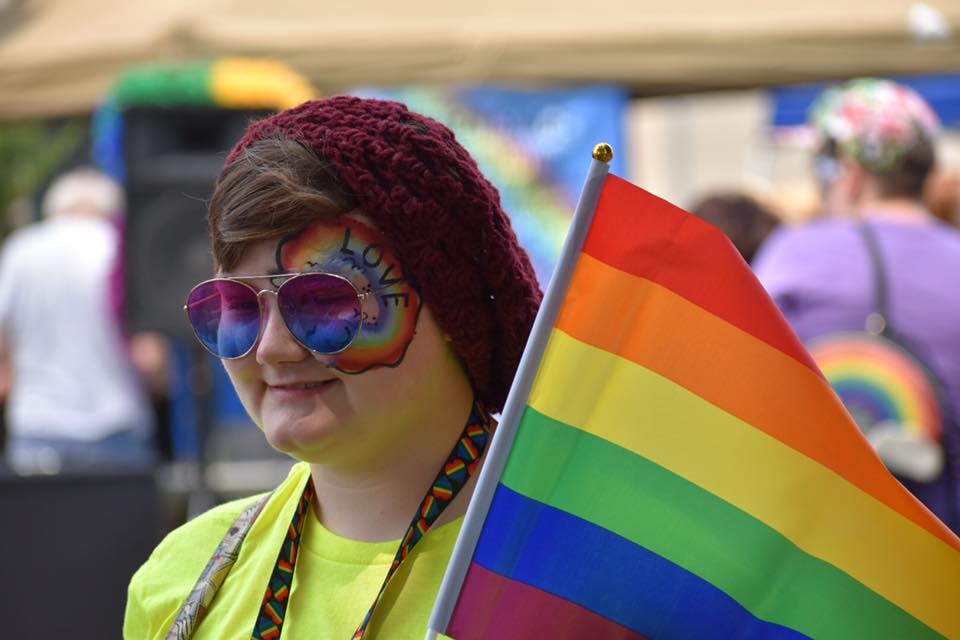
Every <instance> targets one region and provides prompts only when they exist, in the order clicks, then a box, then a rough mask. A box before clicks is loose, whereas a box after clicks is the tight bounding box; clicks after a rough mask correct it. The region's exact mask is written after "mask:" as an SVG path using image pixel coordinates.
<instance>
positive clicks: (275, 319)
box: [256, 292, 310, 365]
mask: <svg viewBox="0 0 960 640" xmlns="http://www.w3.org/2000/svg"><path fill="white" fill-rule="evenodd" d="M266 293H267V295H262V296H261V297H260V304H261V306H262V311H261V315H262V319H261V322H263V330H262V331H261V333H260V342H259V343H258V344H257V349H256V355H257V362H258V363H259V364H262V365H263V364H270V365H275V364H279V363H282V362H300V361H301V360H303V359H304V358H307V357H309V356H310V352H309V351H308V350H307V349H306V348H304V346H303V345H302V344H300V343H299V342H297V339H296V338H294V337H293V334H291V333H290V330H289V329H288V328H287V325H286V323H285V322H284V321H283V317H282V316H281V315H280V308H279V307H278V306H277V296H276V294H273V295H269V294H272V292H266Z"/></svg>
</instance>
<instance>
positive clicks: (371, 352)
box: [333, 286, 421, 373]
mask: <svg viewBox="0 0 960 640" xmlns="http://www.w3.org/2000/svg"><path fill="white" fill-rule="evenodd" d="M403 289H405V290H404V291H395V292H389V293H381V294H378V295H376V297H375V299H368V301H367V304H366V305H364V318H365V320H364V323H363V325H362V327H361V329H360V335H359V336H357V339H356V340H354V342H353V344H352V345H350V348H349V349H347V350H346V351H344V352H343V353H341V354H339V355H338V356H337V357H336V359H335V360H334V362H333V366H334V367H336V368H337V369H339V370H340V371H343V372H345V373H360V372H362V371H366V370H368V369H370V368H372V367H376V366H386V367H392V366H397V365H399V364H400V363H401V362H402V361H403V357H404V355H405V354H406V351H407V347H408V346H409V345H410V342H411V341H412V340H413V336H414V334H415V333H416V330H417V318H418V317H419V315H420V308H421V301H420V295H419V294H418V293H417V292H416V290H414V289H413V287H409V286H404V287H403ZM371 306H372V307H373V308H372V309H371V308H370V307H371Z"/></svg>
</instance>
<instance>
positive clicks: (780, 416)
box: [557, 255, 960, 549]
mask: <svg viewBox="0 0 960 640" xmlns="http://www.w3.org/2000/svg"><path fill="white" fill-rule="evenodd" d="M598 310H607V312H600V313H598ZM557 328H558V329H560V330H562V331H564V332H565V333H567V334H569V335H570V336H572V337H574V338H576V339H577V340H580V341H581V342H584V343H586V344H589V345H591V346H594V347H597V348H599V349H603V350H604V351H607V352H610V353H613V354H616V355H619V356H621V357H623V358H626V359H628V360H631V361H633V362H636V363H638V364H640V365H642V366H644V367H645V368H647V369H650V370H651V371H654V372H656V373H658V374H660V375H662V376H664V377H665V378H668V379H670V380H672V381H673V382H675V383H677V384H679V385H681V386H683V387H684V388H686V389H688V390H689V391H691V392H693V393H695V394H697V395H698V396H700V397H701V398H703V399H704V400H706V401H708V402H710V403H711V404H713V405H715V406H717V407H719V408H721V409H723V410H724V411H726V412H728V413H730V414H732V415H734V416H736V417H738V418H740V419H741V420H743V421H744V422H747V423H749V424H751V425H752V426H754V427H755V428H757V429H760V430H761V431H764V432H765V433H767V434H769V435H770V436H772V437H774V438H777V439H778V440H780V441H781V442H783V443H784V444H786V445H788V446H790V447H791V448H793V449H795V450H796V451H799V452H800V453H803V454H804V455H806V456H808V457H809V458H812V459H813V460H816V461H817V462H819V463H820V464H822V465H824V466H825V467H827V468H829V469H830V470H832V471H833V472H834V473H836V474H837V475H839V476H841V477H843V478H844V479H846V480H847V481H849V482H850V483H852V484H854V485H855V486H857V487H859V488H860V489H861V490H863V491H865V492H866V493H868V494H870V495H871V496H873V497H874V498H875V499H877V500H879V501H880V502H883V503H884V504H886V505H887V506H889V507H890V508H891V509H894V510H895V511H897V512H898V513H900V514H901V515H903V516H904V517H905V518H908V519H909V520H911V521H913V522H914V523H916V524H917V525H918V526H920V527H923V528H924V529H926V530H927V531H929V532H930V533H932V534H934V535H936V536H937V537H939V538H940V539H942V540H943V541H944V542H946V543H948V544H950V545H951V546H953V547H955V548H958V549H960V541H958V540H957V538H956V537H955V536H954V535H953V534H952V533H950V531H949V530H947V528H946V527H945V526H944V525H943V524H942V523H941V522H940V521H939V520H937V519H936V518H933V517H932V516H930V514H929V513H928V512H927V510H926V508H925V507H923V506H922V505H921V504H920V503H919V502H918V501H917V500H916V499H915V498H914V497H913V496H911V495H910V494H909V493H908V492H906V491H904V489H903V487H902V486H901V485H900V483H899V482H897V481H896V479H894V478H893V476H891V475H890V474H889V473H888V472H887V471H886V469H884V467H883V464H882V463H881V462H880V461H879V459H878V458H877V457H876V456H875V455H874V454H873V452H872V450H871V449H870V446H869V445H868V444H867V443H866V442H864V440H863V438H862V437H861V436H860V433H859V431H858V430H857V429H856V427H855V426H853V425H850V424H838V422H839V420H838V416H844V415H846V413H845V412H844V411H843V409H842V406H840V405H839V400H837V398H836V396H835V395H834V394H833V393H832V391H831V390H830V388H829V386H828V384H827V383H826V382H825V381H824V380H823V378H821V377H820V376H818V375H816V374H814V373H813V372H812V371H810V370H809V369H808V368H807V367H806V366H804V365H801V364H799V363H798V362H797V361H796V360H794V359H793V358H790V357H788V356H786V355H785V354H784V353H782V352H781V351H779V350H777V349H775V348H773V347H771V346H770V345H768V344H766V343H765V342H763V341H760V340H758V339H756V338H754V337H753V336H751V335H749V334H747V333H745V332H744V331H742V330H741V329H738V328H737V327H735V326H732V325H731V324H729V323H727V322H725V321H724V320H723V319H721V318H718V317H716V316H715V315H713V314H710V313H708V312H707V311H705V310H703V309H701V308H700V307H698V306H697V305H695V304H693V303H692V302H690V301H688V300H686V299H684V298H682V297H680V296H678V295H677V294H675V293H673V292H671V291H670V290H668V289H666V288H664V287H662V286H660V285H658V284H656V283H654V282H651V281H649V280H646V279H643V278H638V277H636V276H633V275H630V274H628V273H624V272H622V271H619V270H617V269H614V268H613V267H610V266H609V265H606V264H604V263H602V262H600V261H599V260H596V259H594V258H592V257H590V256H588V255H582V256H581V258H580V261H579V262H578V264H577V268H576V270H575V272H574V275H573V279H572V281H571V283H570V289H569V291H568V294H567V299H566V303H565V305H564V307H563V309H562V310H561V313H560V316H559V318H558V320H557ZM670 334H672V335H673V336H674V337H675V339H673V340H670V341H669V342H668V341H665V340H663V339H662V336H664V335H670ZM658 336H660V338H658ZM689 362H697V363H698V366H697V367H696V368H691V367H689V366H685V365H684V364H683V363H689ZM841 419H842V418H841Z"/></svg>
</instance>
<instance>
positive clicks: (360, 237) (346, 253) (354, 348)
mask: <svg viewBox="0 0 960 640" xmlns="http://www.w3.org/2000/svg"><path fill="white" fill-rule="evenodd" d="M277 268H278V269H280V271H281V272H292V271H322V272H326V273H334V274H337V275H341V276H343V277H345V278H347V279H348V280H349V281H350V282H351V283H352V284H353V285H354V286H355V287H356V288H357V290H358V291H360V292H361V293H374V294H375V295H371V296H368V297H366V298H365V299H364V300H363V306H362V313H363V323H362V325H361V328H360V335H358V336H357V338H356V339H355V340H354V342H353V344H351V345H350V347H349V348H348V349H346V350H345V351H343V352H342V353H339V354H337V355H336V356H335V358H334V361H333V364H332V365H331V366H333V367H334V368H336V369H339V370H340V371H343V372H344V373H362V372H364V371H367V370H368V369H371V368H373V367H378V366H383V367H394V366H397V365H398V364H400V362H401V361H402V360H403V356H404V354H405V353H406V351H407V347H408V346H409V345H410V342H411V340H413V336H414V333H415V332H416V328H417V318H418V317H419V315H420V308H421V304H422V303H421V300H420V294H419V293H417V290H416V289H415V288H414V287H413V286H412V285H411V284H410V282H409V281H408V280H407V278H406V275H405V273H404V271H403V267H402V266H401V265H400V261H399V260H398V259H397V257H396V256H395V255H394V253H393V250H392V249H391V248H390V246H389V243H388V242H387V240H386V239H385V238H384V237H383V236H382V235H381V234H380V233H379V232H378V231H376V230H375V229H373V228H372V227H370V226H369V225H367V224H365V223H363V222H362V221H360V220H357V219H356V218H352V217H347V216H340V217H337V218H333V219H330V220H321V221H319V222H317V223H315V224H313V225H311V226H310V227H308V228H307V229H305V230H304V231H302V232H301V233H299V234H297V235H296V236H293V237H290V238H287V239H285V240H283V241H281V242H280V244H279V245H278V246H277Z"/></svg>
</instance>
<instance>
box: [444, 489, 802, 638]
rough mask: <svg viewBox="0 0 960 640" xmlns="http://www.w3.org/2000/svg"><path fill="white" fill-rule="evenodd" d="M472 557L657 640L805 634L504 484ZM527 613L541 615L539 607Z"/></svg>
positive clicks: (646, 550)
mask: <svg viewBox="0 0 960 640" xmlns="http://www.w3.org/2000/svg"><path fill="white" fill-rule="evenodd" d="M473 560H474V562H475V563H476V564H478V565H480V566H481V567H483V568H485V569H487V570H488V571H492V572H494V573H497V574H499V575H501V576H503V577H505V578H508V579H511V580H514V581H517V582H522V583H524V584H527V585H529V586H532V587H536V588H537V589H541V590H543V591H546V592H548V593H551V594H553V595H555V596H558V597H560V598H563V599H565V600H569V601H570V602H571V603H573V604H576V605H579V606H581V607H583V608H585V609H587V610H589V611H593V612H594V613H596V614H598V615H600V616H602V617H604V618H607V619H609V620H612V621H613V622H616V623H617V624H619V625H622V626H624V627H626V628H628V629H630V630H632V631H634V632H636V633H638V634H640V635H644V636H648V637H655V638H658V640H661V639H662V640H672V639H681V638H682V639H687V638H707V637H722V638H743V639H746V640H767V639H771V640H772V639H777V640H780V639H790V640H795V639H799V638H806V637H807V636H805V635H804V634H802V633H800V632H798V631H796V630H793V629H789V628H787V627H784V626H781V625H778V624H774V623H771V622H767V621H765V620H761V619H759V618H757V617H756V616H754V615H753V614H751V613H750V612H749V611H747V610H746V609H745V608H743V606H742V605H740V604H739V603H738V602H737V601H736V600H734V599H733V598H731V597H730V596H728V595H727V594H726V593H724V592H723V591H721V590H720V589H718V588H717V587H715V586H714V585H712V584H710V583H709V582H707V581H705V580H703V579H702V578H700V577H698V576H696V575H694V574H692V573H690V572H689V571H687V570H685V569H683V568H681V567H679V566H677V565H675V564H673V563H672V562H670V561H668V560H666V559H665V558H663V557H661V556H659V555H657V554H655V553H653V552H651V551H649V550H648V549H646V548H644V547H642V546H639V545H637V544H635V543H633V542H631V541H629V540H626V539H625V538H622V537H620V536H618V535H616V534H614V533H613V532H611V531H608V530H607V529H604V528H602V527H599V526H597V525H595V524H593V523H591V522H588V521H586V520H583V519H581V518H577V517H575V516H573V515H571V514H569V513H566V512H564V511H561V510H559V509H555V508H553V507H550V506H548V505H545V504H542V503H540V502H538V501H536V500H533V499H531V498H528V497H526V496H524V495H522V494H520V493H517V492H515V491H513V490H511V489H510V488H508V487H505V486H503V485H500V486H498V487H497V492H496V494H495V496H494V500H493V504H492V506H491V508H490V512H489V514H488V516H487V520H486V523H485V525H484V529H483V533H482V535H481V536H480V541H479V543H478V545H477V549H476V552H475V554H474V558H473ZM483 597H484V598H486V597H490V596H489V595H484V596H483ZM461 601H463V599H462V598H461ZM474 602H476V601H474ZM521 609H522V610H526V611H527V612H528V615H531V616H537V617H539V615H540V614H539V613H538V610H537V609H536V608H535V607H533V606H529V607H526V606H524V607H521Z"/></svg>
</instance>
